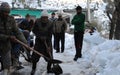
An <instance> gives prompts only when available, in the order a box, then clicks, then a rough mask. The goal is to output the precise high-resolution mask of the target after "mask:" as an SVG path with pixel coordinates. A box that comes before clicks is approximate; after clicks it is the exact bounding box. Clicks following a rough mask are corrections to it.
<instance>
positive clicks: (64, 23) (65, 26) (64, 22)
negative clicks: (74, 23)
mask: <svg viewBox="0 0 120 75" xmlns="http://www.w3.org/2000/svg"><path fill="white" fill-rule="evenodd" d="M63 25H64V28H65V29H64V30H65V31H66V30H67V22H66V21H65V20H64V21H63Z"/></svg>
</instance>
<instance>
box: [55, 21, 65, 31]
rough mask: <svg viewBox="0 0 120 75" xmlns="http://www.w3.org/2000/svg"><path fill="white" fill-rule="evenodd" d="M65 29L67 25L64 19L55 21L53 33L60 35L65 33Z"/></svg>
mask: <svg viewBox="0 0 120 75" xmlns="http://www.w3.org/2000/svg"><path fill="white" fill-rule="evenodd" d="M66 29H67V24H66V21H65V20H64V19H57V20H56V21H55V22H54V26H53V32H54V33H62V32H65V31H66Z"/></svg>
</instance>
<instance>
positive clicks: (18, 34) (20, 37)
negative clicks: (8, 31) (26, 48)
mask: <svg viewBox="0 0 120 75" xmlns="http://www.w3.org/2000/svg"><path fill="white" fill-rule="evenodd" d="M12 24H13V33H14V35H15V36H16V38H17V39H18V40H20V41H22V42H24V43H26V44H27V40H26V39H25V37H24V35H23V33H22V32H21V31H20V30H19V28H18V27H17V25H16V23H15V20H13V23H12Z"/></svg>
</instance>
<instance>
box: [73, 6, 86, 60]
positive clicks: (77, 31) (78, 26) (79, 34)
mask: <svg viewBox="0 0 120 75" xmlns="http://www.w3.org/2000/svg"><path fill="white" fill-rule="evenodd" d="M76 12H77V13H76V15H75V16H74V17H73V19H72V21H71V23H72V24H73V25H74V42H75V48H76V54H75V57H74V59H73V60H74V61H77V59H78V58H81V57H82V45H83V36H84V28H85V26H84V22H85V15H84V14H83V13H82V7H81V6H77V7H76Z"/></svg>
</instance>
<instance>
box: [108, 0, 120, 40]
mask: <svg viewBox="0 0 120 75" xmlns="http://www.w3.org/2000/svg"><path fill="white" fill-rule="evenodd" d="M114 4H115V11H114V13H113V15H112V20H111V24H110V34H109V39H113V38H115V39H117V40H119V39H120V8H119V7H120V1H119V0H114Z"/></svg>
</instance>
